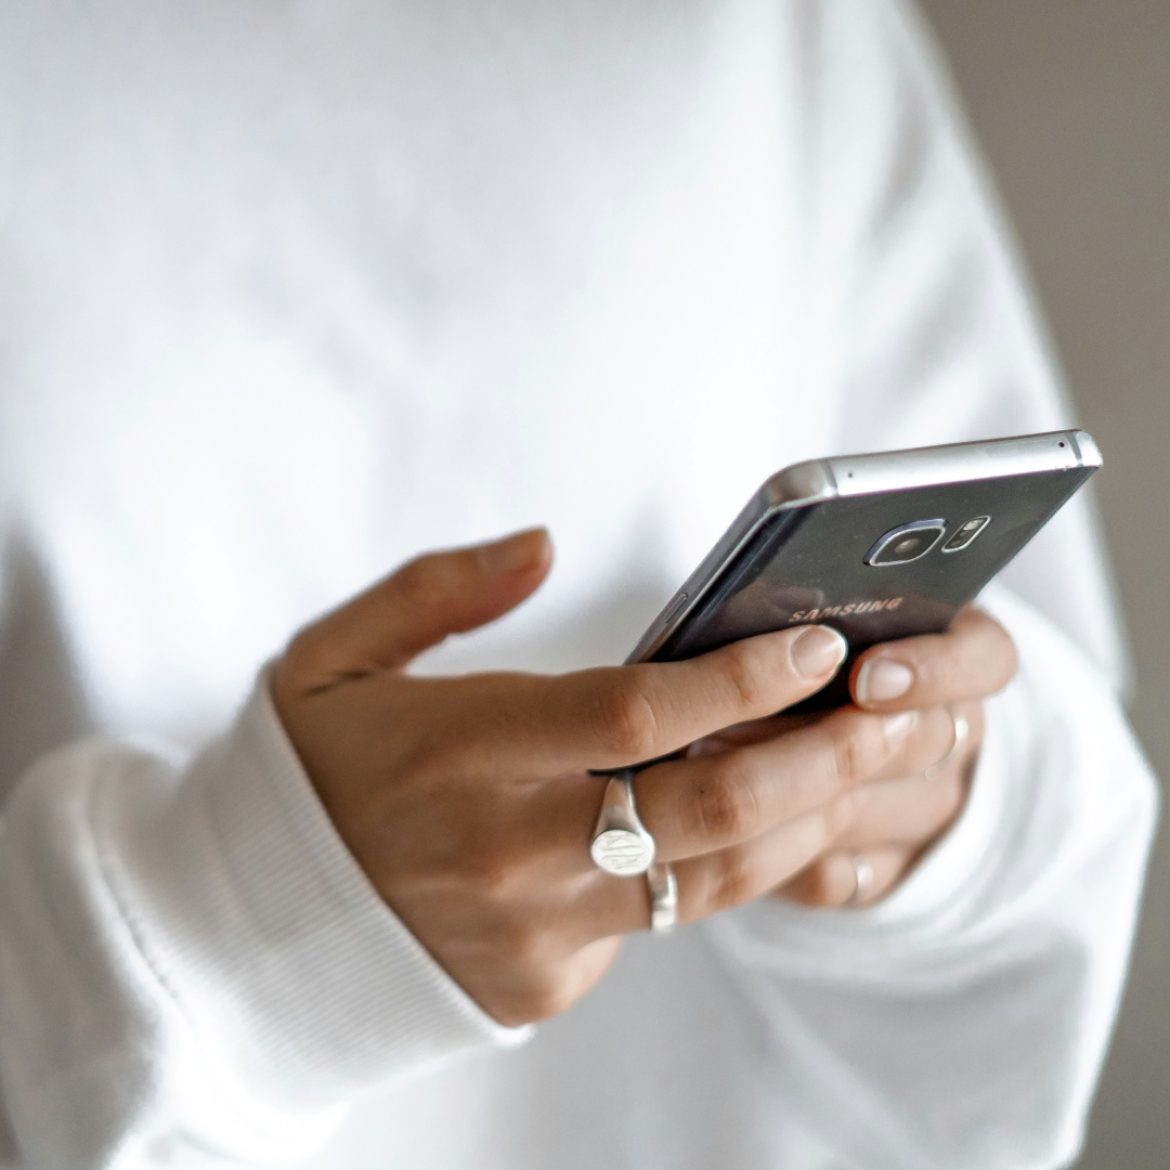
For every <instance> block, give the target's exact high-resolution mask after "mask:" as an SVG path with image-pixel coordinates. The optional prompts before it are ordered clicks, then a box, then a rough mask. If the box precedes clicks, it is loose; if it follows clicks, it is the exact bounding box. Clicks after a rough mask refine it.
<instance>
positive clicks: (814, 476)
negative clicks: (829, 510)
mask: <svg viewBox="0 0 1170 1170" xmlns="http://www.w3.org/2000/svg"><path fill="white" fill-rule="evenodd" d="M838 491H839V489H838V485H837V477H836V476H835V475H834V473H833V461H832V460H831V459H809V460H806V461H805V462H804V463H794V464H793V465H792V466H791V467H786V468H785V469H784V470H783V471H778V472H776V474H775V475H773V476H772V477H771V479H768V480H766V481H765V483H764V484H763V486H762V487H761V488H760V490H759V492H758V498H759V499H760V501H761V502H762V503H763V505H764V507H765V508H767V509H769V510H774V509H776V508H795V507H799V506H800V505H802V504H811V503H815V502H817V501H820V500H831V499H832V498H833V497H834V496H836V495H837V494H838Z"/></svg>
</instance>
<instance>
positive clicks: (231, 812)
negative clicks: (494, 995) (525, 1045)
mask: <svg viewBox="0 0 1170 1170" xmlns="http://www.w3.org/2000/svg"><path fill="white" fill-rule="evenodd" d="M111 796H112V794H111ZM143 796H144V802H150V803H149V804H148V805H147V806H146V807H144V804H143V803H133V802H129V801H127V800H126V799H125V792H124V791H123V792H122V793H121V794H120V798H119V799H109V800H106V801H104V802H102V800H101V794H100V793H99V803H98V807H97V808H96V809H95V813H96V819H97V820H98V821H99V822H104V823H103V824H101V825H100V826H97V827H98V829H99V831H98V833H97V837H98V840H99V842H100V843H101V848H102V851H103V852H104V854H105V859H104V868H105V869H106V871H107V874H108V875H109V878H110V882H111V887H112V889H113V892H114V894H115V896H116V897H117V898H118V900H119V902H120V903H121V906H122V909H123V913H124V914H125V916H126V918H127V920H128V922H129V924H130V926H131V929H132V930H133V931H134V932H135V935H136V937H137V941H138V945H139V947H140V949H141V950H142V952H143V954H144V956H145V958H146V960H147V962H148V963H149V964H150V965H151V967H152V969H153V970H154V971H155V973H156V975H157V977H158V978H159V980H160V981H161V982H162V983H163V984H164V985H165V986H166V987H167V988H168V989H169V990H170V992H171V993H172V995H173V996H174V997H175V999H176V1000H177V1001H178V1003H179V1005H180V1007H181V1009H182V1010H183V1011H184V1012H185V1013H186V1014H187V1015H188V1016H189V1017H190V1018H191V1019H192V1020H193V1022H194V1023H195V1024H196V1025H197V1026H198V1027H199V1028H200V1029H201V1030H203V1031H204V1032H205V1034H206V1035H207V1037H208V1039H209V1041H210V1042H211V1043H213V1044H215V1045H217V1046H219V1047H220V1048H221V1050H223V1049H226V1050H228V1051H230V1052H231V1054H232V1056H233V1060H232V1062H231V1063H232V1065H233V1067H234V1068H235V1069H236V1070H237V1071H238V1072H239V1073H240V1075H241V1076H242V1077H244V1078H245V1080H246V1081H249V1082H251V1083H254V1084H255V1085H256V1086H263V1087H264V1092H265V1095H272V1096H274V1097H276V1098H278V1099H280V1100H284V1101H297V1100H300V1101H304V1102H306V1103H308V1102H315V1103H321V1102H324V1101H329V1100H337V1099H341V1098H343V1097H348V1096H351V1095H352V1094H353V1092H354V1091H355V1090H357V1089H360V1088H362V1087H366V1086H371V1085H373V1084H375V1083H378V1082H382V1081H385V1080H386V1079H388V1078H392V1077H396V1076H400V1075H407V1074H411V1073H415V1072H418V1071H420V1070H422V1069H424V1068H426V1067H428V1066H432V1065H434V1064H436V1063H437V1062H441V1061H444V1060H447V1059H450V1058H452V1057H454V1056H456V1055H458V1054H462V1053H468V1052H472V1051H475V1050H477V1049H482V1048H490V1047H493V1046H501V1045H513V1044H516V1043H518V1042H520V1041H521V1040H523V1039H524V1038H525V1036H526V1035H527V1034H528V1030H527V1029H510V1028H504V1027H501V1026H500V1025H498V1024H496V1023H495V1022H494V1021H493V1020H492V1019H491V1018H490V1017H488V1016H487V1015H486V1014H485V1013H484V1012H483V1011H481V1010H480V1009H479V1007H478V1006H477V1005H476V1004H475V1003H474V1002H473V1001H472V1000H471V999H470V998H469V997H468V996H467V995H466V994H465V993H464V992H463V991H462V990H461V989H460V988H459V987H458V985H456V984H455V983H454V981H453V980H451V979H450V978H449V976H448V975H447V974H446V973H445V972H444V971H443V970H442V968H440V967H439V966H438V964H437V963H436V962H435V961H434V960H433V959H432V958H431V956H430V955H429V954H428V953H427V952H426V951H425V950H424V949H423V948H422V947H421V946H420V945H419V943H418V942H417V941H416V940H415V938H414V937H413V935H411V933H410V932H409V931H408V930H407V929H406V927H405V926H403V924H402V923H401V922H400V921H399V920H398V918H397V917H396V916H395V915H394V914H393V913H392V912H391V911H390V910H389V909H388V908H387V907H386V905H385V904H384V903H383V902H382V901H381V899H380V898H379V897H378V895H377V893H376V892H375V890H374V889H373V887H372V885H371V884H370V882H369V881H368V880H367V878H366V876H365V874H364V873H363V871H362V870H361V868H360V867H359V866H358V865H357V863H356V861H355V860H354V858H353V857H352V855H351V854H350V853H349V852H348V850H347V849H346V847H345V846H344V844H343V843H342V841H341V839H340V838H339V836H338V834H337V832H336V830H335V829H334V827H333V824H332V822H331V821H330V820H329V817H328V815H327V814H326V812H325V810H324V808H323V807H322V805H321V803H320V801H319V799H318V798H317V796H316V793H315V792H314V790H313V788H312V785H311V784H310V782H309V780H308V778H307V777H306V775H305V773H304V770H303V769H302V767H301V765H300V762H299V761H298V759H297V757H296V755H295V753H294V751H293V749H292V747H291V745H290V744H289V742H288V739H287V738H286V736H285V734H284V732H283V729H282V728H281V726H280V723H279V721H278V719H277V717H276V714H275V711H274V710H273V707H272V703H271V700H270V698H269V696H268V690H267V686H266V681H265V679H264V677H261V679H260V681H259V682H258V684H257V686H256V688H255V691H254V693H253V694H252V696H251V698H250V699H249V701H248V703H247V704H246V706H245V707H244V709H243V710H242V712H241V713H240V715H239V717H238V718H237V720H236V722H235V724H234V726H233V727H232V728H231V730H230V731H229V732H228V734H227V735H226V736H225V737H224V738H223V739H222V740H220V741H218V742H217V743H215V744H214V745H212V746H211V747H210V748H209V749H208V750H206V751H205V752H203V753H202V754H201V755H200V756H199V757H197V758H196V760H195V761H194V762H193V764H192V765H191V767H190V768H189V769H188V770H187V771H186V773H185V774H184V775H183V776H182V777H181V778H180V780H179V782H178V784H177V785H176V786H175V787H173V788H172V789H171V790H170V791H169V792H167V793H165V794H164V795H163V797H162V799H161V800H159V799H157V798H155V799H153V800H152V798H151V797H150V794H149V790H148V788H147V786H145V785H143Z"/></svg>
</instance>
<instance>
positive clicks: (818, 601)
mask: <svg viewBox="0 0 1170 1170" xmlns="http://www.w3.org/2000/svg"><path fill="white" fill-rule="evenodd" d="M1100 466H1101V453H1100V451H1099V449H1098V447H1097V444H1096V443H1095V442H1094V440H1093V438H1092V436H1091V435H1089V434H1087V433H1086V432H1085V431H1057V432H1053V433H1050V434H1043V435H1019V436H1016V437H1013V438H1005V439H987V440H984V441H982V442H973V443H953V444H948V445H945V446H937V447H918V448H914V449H912V450H905V451H882V452H877V453H874V454H869V455H842V456H837V457H834V458H831V459H814V460H810V461H809V462H806V463H798V464H795V465H794V466H792V467H788V468H786V469H785V470H783V471H780V472H777V473H776V474H775V475H773V476H772V477H771V478H770V479H769V480H768V481H767V482H766V483H764V484H763V486H762V487H761V488H760V489H759V491H757V492H756V494H755V495H754V496H752V498H751V500H749V501H748V504H747V506H746V507H745V508H744V509H743V511H742V512H741V513H740V514H739V516H738V517H737V518H736V519H735V521H734V522H733V523H732V525H731V527H730V528H729V529H728V530H727V532H726V533H725V534H724V535H723V537H722V538H721V539H720V540H719V542H718V543H717V544H716V545H715V547H714V548H713V549H712V550H711V551H710V553H708V555H707V556H706V557H705V558H704V560H703V562H702V563H701V564H700V565H699V567H698V568H697V569H696V570H695V571H694V573H692V574H691V576H690V577H688V578H687V580H686V581H685V582H684V583H683V585H682V587H681V588H680V589H679V590H678V592H677V593H676V594H675V595H674V596H673V597H672V598H671V599H670V601H669V602H667V604H666V606H665V607H664V608H663V610H662V612H661V613H660V614H659V615H658V616H657V617H656V618H655V619H654V621H653V622H652V623H651V625H650V627H649V629H647V630H646V633H645V634H644V635H643V637H642V638H641V640H640V641H639V642H638V644H637V646H636V647H635V649H634V651H633V653H632V654H631V655H630V656H629V658H628V659H627V662H661V661H667V660H672V659H679V658H690V657H693V656H694V655H696V654H702V653H703V652H704V651H707V650H713V649H715V648H716V647H718V646H722V645H725V644H726V643H728V642H733V641H735V640H736V639H738V638H747V637H750V636H751V635H753V634H762V633H766V632H769V631H772V630H780V629H784V628H786V627H788V626H793V625H799V624H803V623H823V624H825V625H829V626H833V627H835V628H836V629H838V630H840V631H841V633H842V634H844V635H845V637H846V638H848V640H849V647H850V657H849V659H848V660H847V662H846V665H845V667H843V668H842V670H841V671H840V672H839V673H838V675H837V677H836V678H835V679H834V680H833V681H832V682H831V683H829V684H828V686H827V687H825V689H824V690H823V691H821V692H820V693H819V694H818V695H816V696H814V697H813V699H811V700H806V702H805V703H802V704H801V707H802V708H824V707H827V706H833V705H837V704H840V703H843V702H846V701H848V697H849V691H848V680H849V669H848V667H849V665H850V663H851V662H852V659H853V658H855V657H856V656H857V655H858V654H860V653H861V652H862V651H863V650H865V649H866V648H867V647H869V646H872V645H874V644H875V643H877V642H888V641H891V640H893V639H895V638H905V637H909V636H911V635H915V634H927V633H939V632H941V631H943V630H945V629H946V628H947V626H948V625H949V624H950V621H951V619H952V618H953V617H954V615H955V614H956V613H957V612H958V611H959V610H960V609H961V608H962V607H963V606H964V605H966V604H967V603H968V602H970V601H971V600H973V599H974V597H975V596H976V594H978V593H979V591H980V590H981V589H982V588H983V586H984V585H986V584H987V582H988V581H990V580H991V578H992V577H993V576H995V574H996V573H998V572H999V571H1000V569H1002V568H1003V567H1004V565H1006V564H1007V563H1008V561H1010V560H1011V559H1012V557H1014V556H1015V555H1016V553H1018V552H1019V551H1020V549H1022V548H1023V547H1024V545H1025V544H1027V543H1028V541H1029V540H1031V538H1032V537H1033V536H1034V535H1035V534H1036V533H1037V532H1038V531H1039V530H1040V529H1041V528H1042V527H1043V526H1044V524H1045V523H1047V521H1048V520H1049V519H1050V518H1051V517H1052V516H1053V515H1054V514H1055V513H1056V512H1057V511H1058V510H1059V509H1060V508H1061V507H1062V505H1063V504H1064V503H1065V502H1066V501H1067V500H1068V499H1069V497H1070V496H1072V494H1073V493H1074V492H1075V491H1077V489H1078V488H1080V487H1081V486H1082V485H1083V484H1084V483H1085V481H1086V480H1088V478H1089V477H1090V476H1091V475H1092V474H1093V472H1095V471H1096V470H1097V468H1098V467H1100Z"/></svg>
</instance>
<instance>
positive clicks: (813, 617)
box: [788, 597, 905, 622]
mask: <svg viewBox="0 0 1170 1170" xmlns="http://www.w3.org/2000/svg"><path fill="white" fill-rule="evenodd" d="M904 600H905V599H904V598H902V597H887V598H885V599H884V600H882V601H850V602H848V603H847V604H845V605H822V606H821V607H820V608H819V609H798V610H797V611H796V612H795V613H794V614H793V615H792V616H791V617H790V618H789V619H788V620H789V621H793V622H819V621H823V620H824V619H825V618H831V617H846V616H848V615H849V614H851V613H853V614H858V613H881V612H882V611H883V610H887V609H897V608H898V606H900V605H901V604H902V602H903V601H904Z"/></svg>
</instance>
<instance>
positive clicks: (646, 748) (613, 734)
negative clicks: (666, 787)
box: [593, 671, 658, 762]
mask: <svg viewBox="0 0 1170 1170" xmlns="http://www.w3.org/2000/svg"><path fill="white" fill-rule="evenodd" d="M629 673H633V672H632V671H631V672H629ZM593 731H594V735H595V738H596V740H597V743H598V744H599V745H600V746H601V747H602V748H603V749H604V750H605V751H607V752H609V753H611V754H613V755H615V756H619V757H621V758H623V759H628V760H630V761H631V762H636V761H637V760H639V759H642V758H644V757H647V756H651V755H653V754H654V745H655V742H656V740H657V733H658V716H657V714H656V712H655V710H654V706H653V704H652V703H651V702H650V700H649V698H647V696H646V693H645V691H644V690H643V689H642V687H641V686H640V685H639V684H638V683H637V682H635V681H626V680H621V681H619V682H616V683H613V684H611V685H608V686H605V687H602V688H601V689H600V690H599V691H598V692H597V696H596V699H595V706H594V711H593Z"/></svg>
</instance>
